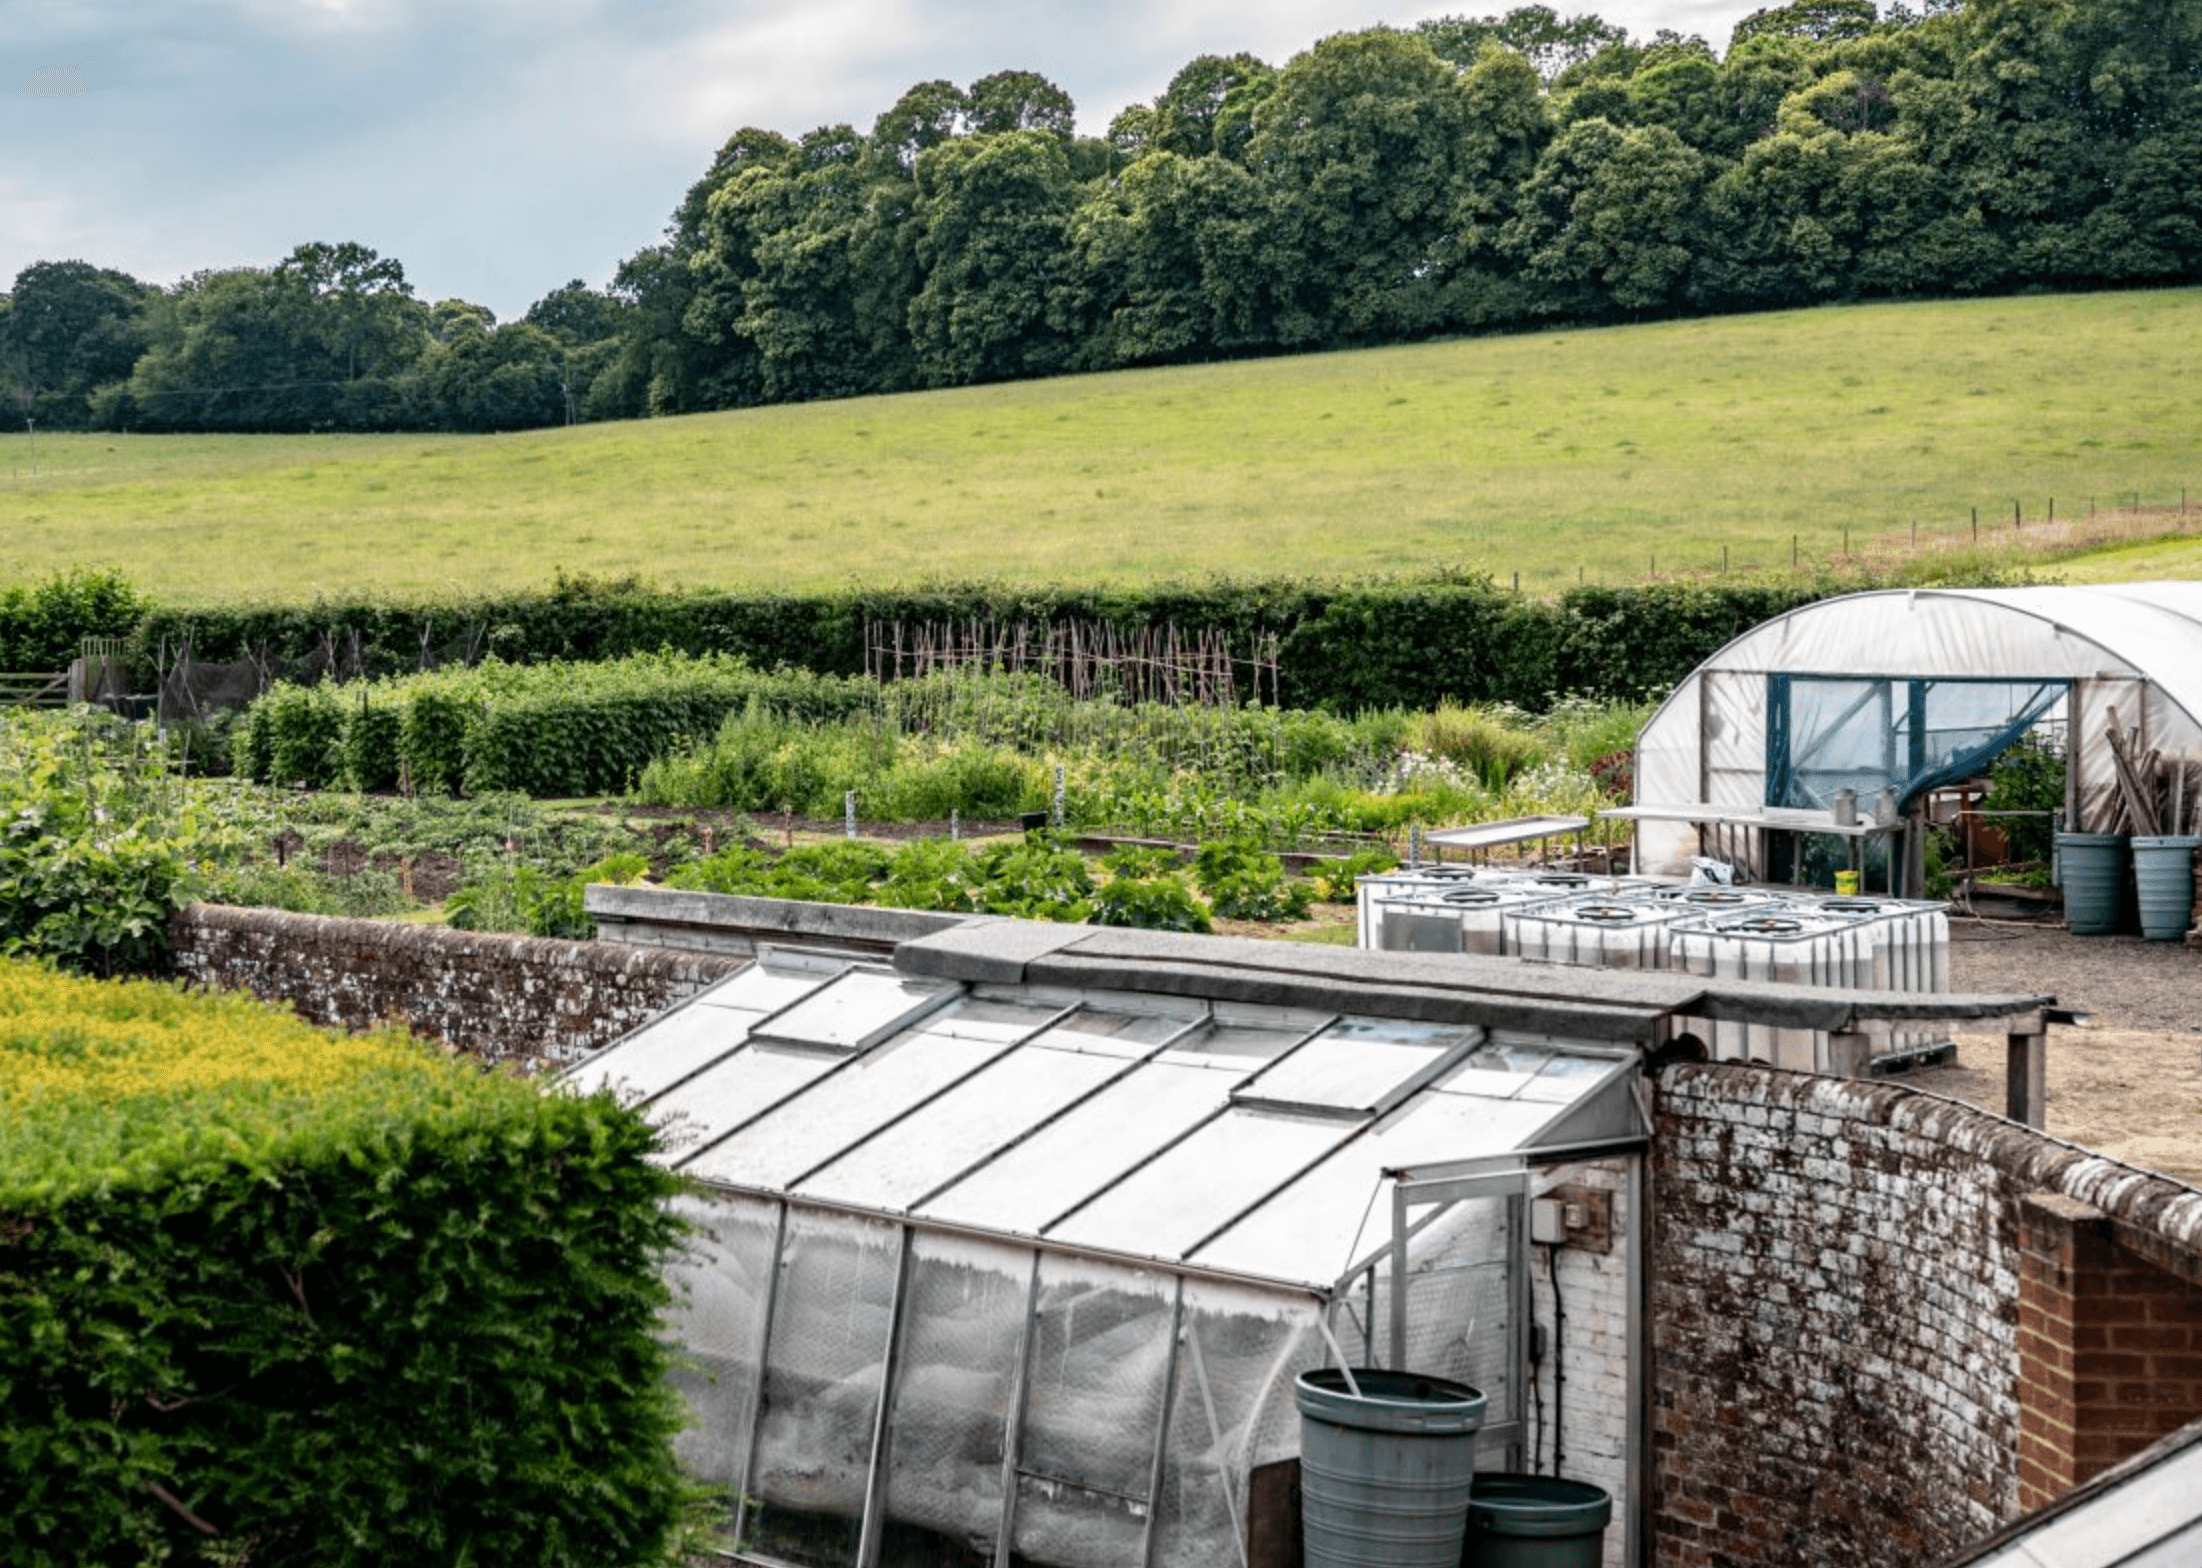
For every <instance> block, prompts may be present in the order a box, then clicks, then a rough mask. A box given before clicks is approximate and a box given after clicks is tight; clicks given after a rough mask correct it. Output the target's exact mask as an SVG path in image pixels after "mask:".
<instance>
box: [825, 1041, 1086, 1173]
mask: <svg viewBox="0 0 2202 1568" xmlns="http://www.w3.org/2000/svg"><path fill="white" fill-rule="evenodd" d="M1124 1070H1125V1063H1124V1062H1123V1060H1122V1059H1121V1058H1118V1057H1114V1056H1101V1055H1098V1054H1093V1053H1088V1052H1079V1051H1051V1050H1047V1049H1044V1048H1042V1047H1040V1046H1036V1045H1027V1046H1023V1047H1020V1048H1019V1049H1017V1050H1014V1051H1012V1052H1010V1053H1009V1055H1007V1056H1005V1057H1003V1058H1002V1059H1001V1060H1000V1061H997V1062H995V1063H994V1064H993V1065H991V1066H989V1067H986V1068H982V1069H981V1070H980V1071H979V1072H977V1073H975V1074H974V1075H972V1076H971V1077H970V1078H967V1079H965V1080H964V1081H963V1082H962V1083H959V1084H957V1085H956V1086H955V1087H954V1088H953V1089H950V1090H949V1091H948V1092H947V1093H946V1094H944V1095H942V1096H941V1097H940V1098H939V1099H937V1100H935V1101H933V1102H932V1103H931V1104H929V1105H926V1106H925V1107H923V1108H922V1109H920V1110H919V1111H917V1112H916V1113H915V1114H914V1115H911V1116H908V1117H906V1118H904V1119H903V1120H902V1121H899V1122H897V1123H895V1125H894V1126H892V1127H889V1128H887V1129H886V1130H885V1131H884V1132H882V1133H880V1134H879V1135H878V1136H877V1137H875V1138H872V1139H869V1140H868V1141H866V1142H865V1143H864V1144H863V1145H862V1146H860V1147H858V1148H854V1149H851V1150H850V1151H849V1152H848V1153H847V1154H845V1155H843V1156H842V1157H841V1158H840V1159H837V1160H835V1161H834V1162H833V1163H832V1164H831V1165H829V1166H827V1167H826V1168H825V1169H824V1170H822V1171H820V1172H818V1173H817V1174H816V1175H815V1176H812V1177H809V1178H808V1179H806V1180H805V1181H804V1182H803V1183H802V1185H801V1186H800V1187H798V1188H797V1189H796V1190H797V1191H798V1192H801V1193H803V1194H805V1195H807V1196H813V1197H824V1198H839V1199H841V1200H842V1201H843V1202H847V1203H857V1204H862V1205H863V1206H865V1207H866V1208H874V1209H905V1208H908V1207H909V1206H910V1205H911V1204H912V1203H915V1202H916V1201H917V1200H918V1199H919V1198H922V1197H923V1196H925V1194H927V1193H928V1192H931V1191H932V1190H933V1189H934V1188H935V1187H938V1186H939V1185H940V1184H941V1183H942V1182H945V1181H948V1180H950V1179H951V1178H953V1177H954V1176H955V1175H956V1173H957V1172H958V1171H962V1170H967V1169H969V1168H970V1167H971V1166H973V1165H975V1164H977V1163H978V1162H979V1161H980V1160H982V1159H984V1158H985V1157H986V1156H987V1155H988V1154H990V1153H992V1152H993V1151H994V1150H996V1149H999V1148H1000V1147H1002V1145H1004V1144H1006V1143H1008V1142H1010V1141H1011V1140H1012V1139H1014V1138H1015V1137H1017V1136H1018V1135H1019V1134H1020V1133H1022V1132H1024V1131H1025V1130H1026V1129H1028V1128H1030V1127H1032V1126H1033V1125H1035V1124H1036V1123H1039V1122H1042V1121H1045V1120H1046V1119H1047V1118H1048V1117H1050V1116H1053V1115H1054V1114H1055V1113H1056V1112H1057V1111H1059V1110H1061V1109H1062V1108H1063V1107H1064V1106H1066V1105H1070V1104H1072V1103H1074V1102H1076V1101H1077V1100H1079V1099H1080V1098H1082V1097H1083V1096H1085V1095H1088V1094H1090V1093H1092V1092H1093V1091H1094V1090H1095V1089H1097V1088H1099V1087H1100V1086H1101V1085H1102V1084H1103V1083H1105V1082H1107V1081H1108V1079H1109V1078H1111V1077H1112V1076H1114V1075H1115V1074H1117V1073H1121V1072H1123V1071H1124Z"/></svg>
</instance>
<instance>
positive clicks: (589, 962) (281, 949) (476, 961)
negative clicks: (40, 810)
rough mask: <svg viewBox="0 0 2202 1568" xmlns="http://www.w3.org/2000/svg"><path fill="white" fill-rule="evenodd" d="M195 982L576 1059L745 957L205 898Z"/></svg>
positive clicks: (192, 970)
mask: <svg viewBox="0 0 2202 1568" xmlns="http://www.w3.org/2000/svg"><path fill="white" fill-rule="evenodd" d="M173 935H174V939H175V948H176V966H177V969H178V971H179V972H180V973H181V974H182V975H183V976H184V977H185V979H187V980H188V981H190V982H192V983H194V984H197V985H204V986H209V987H215V988H219V989H225V990H244V991H250V992H252V993H253V994H255V995H257V996H260V997H263V998H265V999H267V1000H270V1001H284V1002H289V1003H291V1004H292V1006H293V1007H295V1008H296V1009H297V1012H298V1015H299V1016H300V1017H301V1018H304V1019H306V1020H307V1021H308V1022H311V1023H318V1024H334V1025H337V1026H340V1027H342V1028H346V1029H365V1028H368V1027H370V1026H372V1025H374V1024H378V1023H381V1022H382V1021H383V1020H385V1019H388V1018H391V1017H393V1016H403V1017H404V1018H405V1019H406V1020H407V1021H408V1022H409V1023H410V1024H411V1025H412V1027H413V1029H414V1030H415V1031H416V1032H417V1033H420V1034H425V1035H432V1036H434V1037H435V1038H437V1039H439V1040H443V1041H445V1042H447V1043H449V1044H451V1045H454V1046H457V1047H459V1048H460V1049H461V1050H466V1051H471V1052H473V1053H474V1054H476V1055H478V1056H481V1057H482V1058H484V1059H485V1060H488V1061H497V1062H502V1061H517V1062H522V1063H526V1064H528V1065H531V1066H540V1065H551V1064H556V1063H560V1062H566V1061H571V1060H573V1059H575V1058H576V1057H579V1056H581V1055H583V1054H585V1053H586V1052H588V1051H591V1050H594V1049H595V1048H596V1047H598V1046H600V1045H605V1044H608V1043H610V1042H611V1041H612V1040H614V1039H617V1038H618V1037H619V1036H620V1035H622V1034H624V1033H625V1032H626V1031H627V1030H629V1029H632V1028H634V1027H635V1026H636V1025H637V1024H640V1023H642V1022H644V1021H645V1020H647V1019H649V1018H651V1017H654V1016H655V1015H656V1014H658V1013H660V1012H663V1011H664V1010H665V1009H666V1008H668V1007H670V1006H672V1005H673V1004H674V1003H676V1002H679V1001H682V1000H684V999H686V998H687V997H690V996H693V995H694V994H695V993H696V992H697V991H699V990H701V989H702V988H703V987H704V986H706V985H708V984H710V983H711V982H712V981H713V980H716V979H718V978H719V977H720V976H721V975H724V974H727V973H729V972H730V971H732V970H734V969H736V968H739V967H740V966H741V963H742V960H741V959H739V958H735V957H726V956H720V955H716V954H708V953H692V952H678V951H674V950H670V949H664V948H632V947H623V946H620V945H618V944H615V943H599V942H563V941H555V940H551V939H549V938H544V937H521V936H505V935H501V934H496V933H491V932H473V931H452V930H449V929H447V928H445V927H441V926H408V925H396V924H392V923H390V922H388V921H379V920H332V919H327V918H324V917H322V916H319V915H294V914H288V913H285V912H284V911H281V910H273V909H231V908H227V907H224V906H221V905H214V904H194V905H192V906H191V907H190V908H188V909H184V910H180V911H178V912H177V914H176V916H175V920H174V925H173Z"/></svg>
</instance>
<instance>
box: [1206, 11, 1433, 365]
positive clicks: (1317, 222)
mask: <svg viewBox="0 0 2202 1568" xmlns="http://www.w3.org/2000/svg"><path fill="white" fill-rule="evenodd" d="M1470 129H1471V127H1470V106H1469V99H1468V95H1467V93H1466V92H1465V91H1464V90H1463V88H1462V86H1461V81H1460V76H1459V73H1458V72H1456V71H1455V70H1454V69H1453V68H1452V67H1451V66H1450V65H1448V64H1447V63H1446V62H1445V61H1443V60H1440V59H1439V58H1438V57H1437V56H1436V55H1435V54H1433V53H1432V52H1431V51H1430V47H1429V45H1428V44H1426V43H1424V42H1423V41H1422V40H1421V39H1420V38H1418V37H1415V36H1413V35H1411V34H1406V33H1398V32H1392V31H1390V30H1388V29H1376V30H1372V31H1369V32H1362V33H1348V34H1341V35H1340V36H1338V37H1335V38H1326V39H1324V40H1323V41H1322V42H1321V43H1319V44H1317V45H1316V46H1315V47H1314V48H1313V49H1310V50H1309V51H1308V52H1307V53H1305V54H1303V55H1301V56H1299V57H1298V58H1297V59H1295V60H1293V61H1292V62H1291V63H1290V64H1289V65H1287V66H1286V67H1285V69H1284V71H1283V72H1282V73H1281V74H1280V75H1279V77H1278V78H1277V85H1276V90H1275V91H1274V92H1273V93H1272V94H1271V95H1270V96H1269V98H1268V100H1267V101H1266V102H1265V103H1263V105H1262V106H1261V108H1260V110H1259V111H1258V112H1257V113H1256V115H1255V129H1254V136H1253V140H1252V143H1251V144H1250V146H1249V149H1248V161H1249V165H1250V167H1251V168H1252V169H1253V170H1254V172H1255V174H1256V176H1257V177H1258V178H1259V179H1260V180H1261V182H1262V186H1263V189H1264V192H1265V196H1266V201H1267V212H1268V223H1267V226H1266V227H1267V246H1266V252H1267V253H1266V256H1265V265H1264V269H1263V270H1264V272H1265V273H1266V275H1267V278H1268V282H1269V287H1270V291H1271V297H1272V301H1273V310H1274V313H1275V336H1276V341H1277V342H1279V343H1280V344H1283V345H1286V346H1312V345H1315V344H1320V343H1347V342H1365V341H1370V340H1374V339H1379V338H1390V337H1411V336H1415V335H1419V334H1421V333H1425V332H1428V331H1431V330H1433V329H1434V328H1436V327H1437V326H1438V325H1440V324H1441V321H1442V313H1443V285H1444V281H1445V266H1446V261H1447V258H1448V255H1449V252H1450V250H1451V247H1452V241H1453V232H1454V225H1455V220H1456V214H1457V211H1458V208H1459V206H1460V195H1461V191H1460V182H1461V175H1462V170H1463V163H1464V158H1465V155H1466V148H1467V142H1468V136H1469V132H1470Z"/></svg>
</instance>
